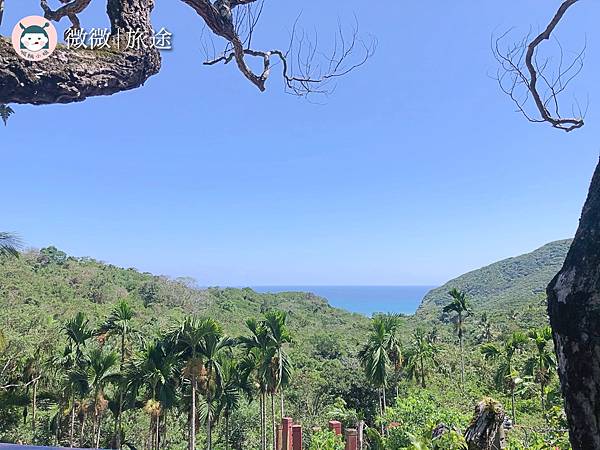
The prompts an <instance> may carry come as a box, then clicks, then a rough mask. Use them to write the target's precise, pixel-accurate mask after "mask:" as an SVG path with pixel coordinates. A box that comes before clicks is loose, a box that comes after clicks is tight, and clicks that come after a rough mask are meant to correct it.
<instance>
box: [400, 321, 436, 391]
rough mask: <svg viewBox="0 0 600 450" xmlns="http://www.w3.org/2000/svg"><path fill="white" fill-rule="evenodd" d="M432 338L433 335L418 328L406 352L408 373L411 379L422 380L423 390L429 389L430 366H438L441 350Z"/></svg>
mask: <svg viewBox="0 0 600 450" xmlns="http://www.w3.org/2000/svg"><path fill="white" fill-rule="evenodd" d="M431 337H432V336H431V335H428V334H426V333H425V332H424V331H423V330H422V329H420V328H418V329H417V330H416V331H415V332H414V333H413V335H412V339H411V346H410V347H409V348H408V350H407V351H406V367H407V369H408V373H409V375H410V376H411V377H413V378H415V379H417V380H419V379H420V382H421V387H422V388H423V389H426V388H427V384H426V381H425V379H426V376H427V368H428V366H430V365H435V364H437V361H436V355H437V353H438V351H439V349H438V346H437V345H436V344H435V342H434V341H433V340H432V339H431Z"/></svg>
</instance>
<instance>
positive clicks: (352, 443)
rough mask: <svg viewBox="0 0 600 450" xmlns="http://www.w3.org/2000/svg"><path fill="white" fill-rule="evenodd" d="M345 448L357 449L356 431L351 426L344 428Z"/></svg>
mask: <svg viewBox="0 0 600 450" xmlns="http://www.w3.org/2000/svg"><path fill="white" fill-rule="evenodd" d="M346 450H358V431H356V430H355V429H353V428H349V429H347V430H346Z"/></svg>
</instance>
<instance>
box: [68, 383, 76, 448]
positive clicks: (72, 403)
mask: <svg viewBox="0 0 600 450" xmlns="http://www.w3.org/2000/svg"><path fill="white" fill-rule="evenodd" d="M74 435H75V395H73V397H72V399H71V425H70V428H69V447H71V448H73V439H74Z"/></svg>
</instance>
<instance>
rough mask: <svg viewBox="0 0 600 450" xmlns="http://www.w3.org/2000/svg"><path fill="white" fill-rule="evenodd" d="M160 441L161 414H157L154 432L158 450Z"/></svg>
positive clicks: (155, 445) (155, 444)
mask: <svg viewBox="0 0 600 450" xmlns="http://www.w3.org/2000/svg"><path fill="white" fill-rule="evenodd" d="M159 443H160V414H159V415H158V416H156V430H155V433H154V448H156V450H158V448H159Z"/></svg>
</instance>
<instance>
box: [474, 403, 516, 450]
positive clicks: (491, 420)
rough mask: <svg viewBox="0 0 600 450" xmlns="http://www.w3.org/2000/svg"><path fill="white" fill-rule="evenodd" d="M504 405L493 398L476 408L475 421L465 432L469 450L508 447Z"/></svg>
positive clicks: (495, 449)
mask: <svg viewBox="0 0 600 450" xmlns="http://www.w3.org/2000/svg"><path fill="white" fill-rule="evenodd" d="M505 417H506V414H505V412H504V408H502V405H501V404H500V403H498V402H496V401H495V400H492V399H491V398H488V399H484V400H482V401H481V402H479V403H478V404H477V406H476V407H475V413H474V415H473V420H472V421H471V424H470V425H469V428H467V431H465V440H466V441H467V446H468V449H469V450H501V449H503V448H505V447H506V436H505V432H504V418H505Z"/></svg>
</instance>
